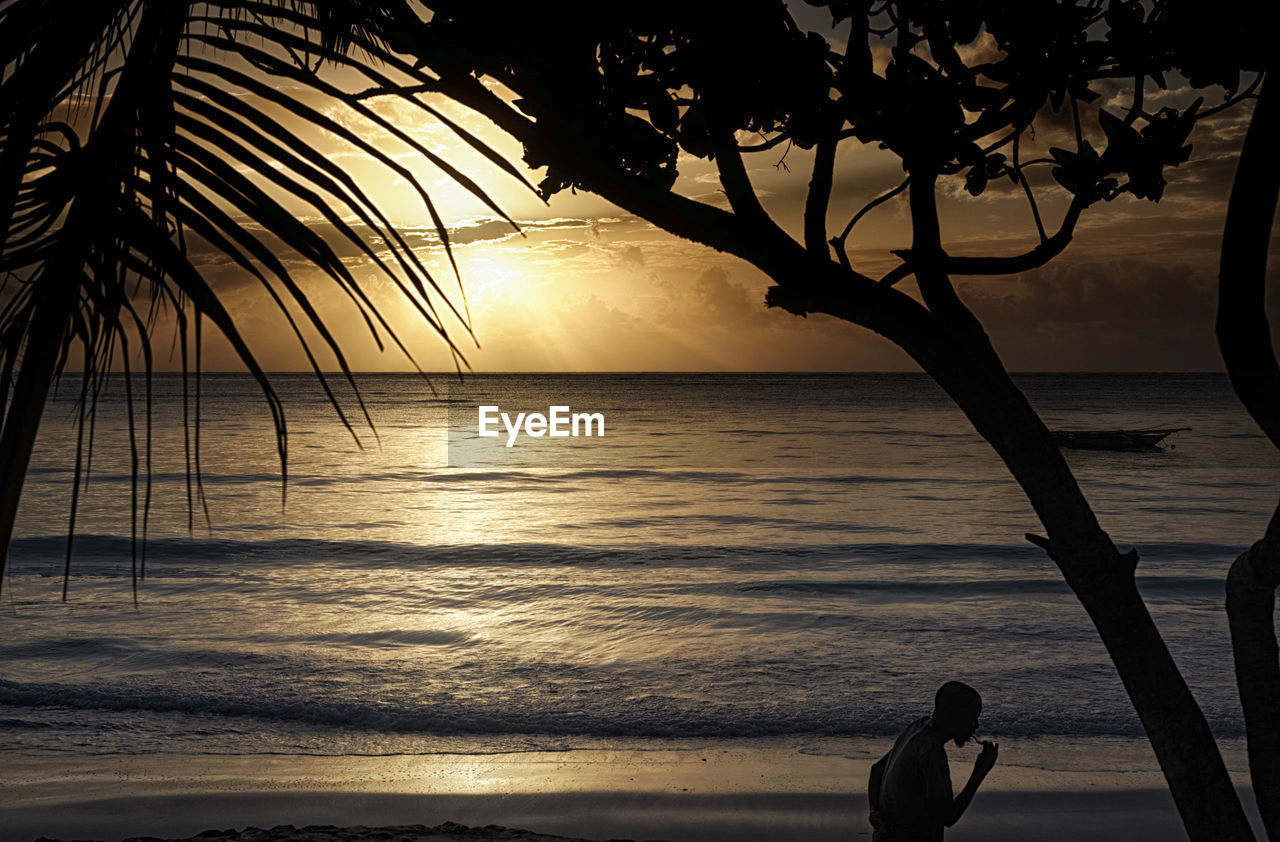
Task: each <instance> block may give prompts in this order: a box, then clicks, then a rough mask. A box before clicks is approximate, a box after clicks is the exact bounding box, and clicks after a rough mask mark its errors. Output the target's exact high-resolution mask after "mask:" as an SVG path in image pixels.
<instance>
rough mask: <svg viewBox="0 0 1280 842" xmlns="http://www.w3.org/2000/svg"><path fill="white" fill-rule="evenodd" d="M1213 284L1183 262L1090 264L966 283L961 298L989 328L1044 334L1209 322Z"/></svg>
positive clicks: (1132, 261)
mask: <svg viewBox="0 0 1280 842" xmlns="http://www.w3.org/2000/svg"><path fill="white" fill-rule="evenodd" d="M1212 283H1213V279H1212V276H1208V277H1206V276H1205V275H1204V274H1203V273H1202V272H1198V271H1195V270H1193V269H1192V267H1191V266H1189V265H1188V264H1185V263H1177V264H1173V265H1165V264H1162V263H1156V262H1151V261H1137V260H1120V261H1108V262H1106V263H1099V262H1093V261H1089V262H1084V263H1075V264H1067V265H1061V266H1050V267H1047V268H1046V269H1044V270H1042V271H1040V272H1036V273H1028V274H1024V275H1019V276H1016V277H1015V278H1013V279H1011V280H1008V281H1000V280H988V281H968V282H966V283H964V284H963V285H962V287H961V289H962V293H961V294H962V295H963V297H964V298H965V300H966V301H967V302H968V303H969V305H970V307H972V309H973V310H974V312H975V313H976V314H977V316H978V318H979V319H981V320H982V322H983V324H985V325H986V326H987V327H988V328H990V329H992V330H997V331H1031V332H1048V331H1052V330H1054V329H1056V328H1057V327H1059V326H1062V325H1093V326H1097V327H1106V328H1108V329H1112V328H1114V327H1115V326H1116V325H1132V324H1134V323H1143V322H1164V323H1166V324H1168V325H1189V324H1195V325H1204V324H1209V323H1212V321H1213V313H1214V298H1213V296H1214V293H1213V288H1212Z"/></svg>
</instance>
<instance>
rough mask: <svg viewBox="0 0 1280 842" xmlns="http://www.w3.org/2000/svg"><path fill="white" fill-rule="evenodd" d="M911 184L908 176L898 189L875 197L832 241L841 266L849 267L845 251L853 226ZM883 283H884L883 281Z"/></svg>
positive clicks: (847, 254)
mask: <svg viewBox="0 0 1280 842" xmlns="http://www.w3.org/2000/svg"><path fill="white" fill-rule="evenodd" d="M910 183H911V176H907V177H906V178H904V179H903V180H902V183H901V184H899V185H898V186H897V187H895V188H893V189H892V190H890V191H888V192H887V193H881V194H880V195H879V196H877V197H875V198H874V199H872V200H871V201H869V202H867V203H866V204H865V205H863V206H862V209H861V210H859V211H858V212H857V213H855V214H854V215H853V219H850V220H849V224H848V225H846V226H845V227H844V230H843V231H841V232H840V236H839V237H836V238H834V239H833V240H832V241H831V245H832V246H833V247H834V248H835V250H836V257H838V258H840V262H841V264H843V265H845V266H848V265H849V253H848V252H847V251H846V250H845V243H847V242H848V240H849V234H850V233H851V232H852V231H853V226H855V225H857V224H858V222H859V220H861V219H862V217H864V216H866V215H867V214H868V213H870V212H871V211H873V210H875V209H876V208H878V207H880V205H883V204H884V203H885V202H887V201H889V200H890V199H892V198H893V197H894V196H897V195H898V194H899V193H901V192H902V191H903V190H906V189H907V185H909V184H910ZM881 283H883V281H881ZM890 286H892V284H890Z"/></svg>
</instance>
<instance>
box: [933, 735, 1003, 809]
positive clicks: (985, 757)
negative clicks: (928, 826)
mask: <svg viewBox="0 0 1280 842" xmlns="http://www.w3.org/2000/svg"><path fill="white" fill-rule="evenodd" d="M999 752H1000V746H999V745H997V744H996V743H989V742H985V741H984V742H983V743H982V753H981V754H979V755H978V759H977V760H976V761H974V764H973V772H972V773H971V774H970V775H969V782H968V783H966V784H965V785H964V789H962V790H960V794H959V795H957V796H956V797H955V798H930V799H928V800H927V802H926V803H925V808H926V809H927V810H928V811H929V813H930V815H932V816H933V817H934V818H935V819H937V820H938V821H940V822H942V823H943V824H944V825H946V826H947V827H951V826H952V825H953V824H955V823H956V822H958V821H959V820H960V817H961V816H963V815H964V811H965V810H967V809H969V803H970V802H971V801H973V796H974V795H976V794H977V792H978V787H979V786H981V785H982V782H983V780H985V779H986V777H987V773H988V772H990V771H991V769H992V767H994V766H995V765H996V756H997V755H998V754H999Z"/></svg>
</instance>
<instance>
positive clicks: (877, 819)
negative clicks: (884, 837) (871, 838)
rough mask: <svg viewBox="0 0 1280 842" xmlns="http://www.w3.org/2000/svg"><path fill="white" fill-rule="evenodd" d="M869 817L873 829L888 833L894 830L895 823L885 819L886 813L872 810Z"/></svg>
mask: <svg viewBox="0 0 1280 842" xmlns="http://www.w3.org/2000/svg"><path fill="white" fill-rule="evenodd" d="M867 819H868V820H870V822H871V827H872V829H874V830H878V831H880V832H881V833H888V832H889V831H891V830H893V825H891V824H889V822H887V821H885V818H884V815H883V814H882V813H881V812H880V811H879V810H872V811H871V815H869V816H867Z"/></svg>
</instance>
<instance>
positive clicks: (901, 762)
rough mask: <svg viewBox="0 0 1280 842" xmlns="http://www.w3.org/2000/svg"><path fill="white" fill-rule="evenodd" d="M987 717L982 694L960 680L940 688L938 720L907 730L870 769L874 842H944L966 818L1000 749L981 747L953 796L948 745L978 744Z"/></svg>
mask: <svg viewBox="0 0 1280 842" xmlns="http://www.w3.org/2000/svg"><path fill="white" fill-rule="evenodd" d="M981 713H982V697H981V696H979V695H978V691H977V690H974V689H973V688H972V687H970V686H969V685H967V684H961V683H960V682H959V681H948V682H947V683H946V684H944V685H942V687H940V688H938V693H937V695H936V696H935V697H934V700H933V716H928V717H925V718H924V719H918V720H916V721H915V722H913V723H911V724H910V725H909V726H907V729H906V730H905V731H903V732H902V734H901V735H900V736H899V737H898V740H897V742H895V743H894V744H893V748H891V749H890V750H889V753H888V754H886V755H885V756H884V757H882V758H880V760H878V761H877V762H876V764H875V765H874V766H872V767H871V781H870V783H869V785H868V787H867V795H868V797H869V801H870V805H871V826H872V827H873V828H875V834H874V835H873V836H872V838H873V839H874V840H875V842H942V835H943V828H945V827H951V826H952V825H953V824H955V823H956V822H957V821H958V820H959V819H960V816H962V815H964V811H965V809H966V808H967V807H968V806H969V802H970V801H972V800H973V796H974V793H976V792H977V791H978V787H979V785H981V784H982V781H983V779H984V778H986V776H987V773H988V772H990V771H991V768H992V767H993V766H995V765H996V755H997V753H998V752H999V748H1000V747H999V746H998V745H996V744H995V743H990V742H986V741H983V742H982V753H981V754H980V755H978V759H977V761H976V762H974V764H973V773H972V774H971V775H969V782H968V783H967V784H965V785H964V789H962V790H960V794H959V795H957V796H954V797H953V796H952V792H951V771H950V769H948V768H947V751H946V749H945V748H944V746H945V745H946V742H947V740H955V743H956V745H958V746H962V745H964V744H965V743H966V742H968V741H969V740H971V739H973V732H974V731H976V730H978V716H979V715H980V714H981Z"/></svg>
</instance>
